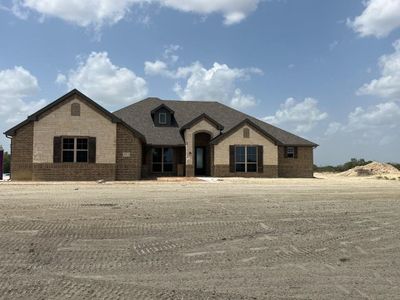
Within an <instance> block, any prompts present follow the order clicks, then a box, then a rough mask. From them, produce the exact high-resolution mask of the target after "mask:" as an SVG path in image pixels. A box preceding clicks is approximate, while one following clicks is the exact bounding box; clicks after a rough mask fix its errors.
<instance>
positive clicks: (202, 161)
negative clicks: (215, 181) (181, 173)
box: [195, 147, 206, 176]
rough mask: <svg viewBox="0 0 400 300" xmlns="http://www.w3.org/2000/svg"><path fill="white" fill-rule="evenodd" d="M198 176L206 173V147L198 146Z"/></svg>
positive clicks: (196, 158)
mask: <svg viewBox="0 0 400 300" xmlns="http://www.w3.org/2000/svg"><path fill="white" fill-rule="evenodd" d="M195 160H196V162H195V166H196V172H195V174H196V176H202V175H203V176H204V175H206V147H196V153H195Z"/></svg>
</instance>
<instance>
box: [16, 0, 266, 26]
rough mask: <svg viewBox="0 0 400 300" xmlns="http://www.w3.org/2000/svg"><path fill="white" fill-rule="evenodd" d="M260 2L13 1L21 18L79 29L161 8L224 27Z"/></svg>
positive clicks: (253, 8)
mask: <svg viewBox="0 0 400 300" xmlns="http://www.w3.org/2000/svg"><path fill="white" fill-rule="evenodd" d="M260 1H261V0H85V1H82V0H69V1H65V0H14V1H13V3H14V5H13V10H12V11H13V12H14V13H15V14H16V15H17V16H19V17H21V16H25V15H26V12H24V11H35V12H37V13H39V14H41V15H43V16H50V17H56V18H60V19H62V20H64V21H67V22H70V23H73V24H76V25H78V26H82V27H87V26H95V27H101V26H103V25H105V24H110V25H112V24H115V23H117V22H119V21H120V20H121V19H123V18H124V17H125V16H126V15H127V14H128V13H129V12H130V11H131V10H132V9H133V8H140V7H141V6H143V5H151V4H153V5H159V6H161V7H167V8H171V9H175V10H178V11H182V12H190V13H195V14H199V15H202V16H207V15H210V14H214V13H219V14H222V15H223V17H224V23H225V24H226V25H232V24H235V23H239V22H241V21H242V20H244V19H245V18H246V17H247V16H248V15H249V14H250V13H251V12H253V11H255V10H256V9H257V6H258V4H259V2H260Z"/></svg>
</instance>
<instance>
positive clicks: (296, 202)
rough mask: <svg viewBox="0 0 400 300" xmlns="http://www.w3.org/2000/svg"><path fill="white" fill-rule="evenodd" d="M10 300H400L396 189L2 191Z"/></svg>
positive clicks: (349, 182)
mask: <svg viewBox="0 0 400 300" xmlns="http://www.w3.org/2000/svg"><path fill="white" fill-rule="evenodd" d="M0 214H1V215H0V297H1V298H2V299H49V298H50V299H288V298H291V299H293V298H295V299H349V298H352V299H368V298H369V299H399V297H400V296H399V295H400V181H399V180H396V181H394V180H393V181H391V180H387V181H386V180H376V179H367V178H323V179H308V180H307V179H304V180H293V179H267V180H255V179H254V180H251V179H243V180H239V179H229V180H224V181H215V182H201V181H199V182H196V181H192V182H185V181H180V182H179V181H178V182H150V181H148V182H136V183H111V184H108V183H106V184H96V183H66V184H59V183H58V184H13V183H2V184H0Z"/></svg>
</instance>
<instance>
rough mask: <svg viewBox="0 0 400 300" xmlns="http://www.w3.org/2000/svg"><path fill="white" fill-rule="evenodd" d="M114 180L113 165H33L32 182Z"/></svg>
mask: <svg viewBox="0 0 400 300" xmlns="http://www.w3.org/2000/svg"><path fill="white" fill-rule="evenodd" d="M100 179H103V180H108V181H113V180H115V164H89V163H79V164H75V163H56V164H54V163H42V164H37V163H35V164H33V176H32V180H34V181H95V180H100Z"/></svg>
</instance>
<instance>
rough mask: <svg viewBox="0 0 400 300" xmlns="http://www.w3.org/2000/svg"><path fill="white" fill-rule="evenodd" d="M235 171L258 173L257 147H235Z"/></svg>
mask: <svg viewBox="0 0 400 300" xmlns="http://www.w3.org/2000/svg"><path fill="white" fill-rule="evenodd" d="M235 170H236V172H248V173H250V172H257V147H256V146H236V147H235Z"/></svg>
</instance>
